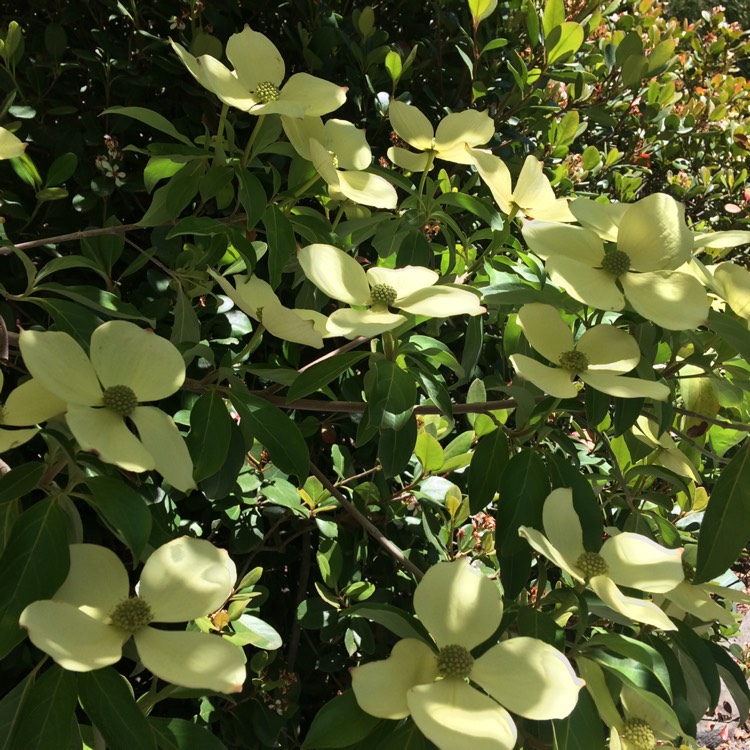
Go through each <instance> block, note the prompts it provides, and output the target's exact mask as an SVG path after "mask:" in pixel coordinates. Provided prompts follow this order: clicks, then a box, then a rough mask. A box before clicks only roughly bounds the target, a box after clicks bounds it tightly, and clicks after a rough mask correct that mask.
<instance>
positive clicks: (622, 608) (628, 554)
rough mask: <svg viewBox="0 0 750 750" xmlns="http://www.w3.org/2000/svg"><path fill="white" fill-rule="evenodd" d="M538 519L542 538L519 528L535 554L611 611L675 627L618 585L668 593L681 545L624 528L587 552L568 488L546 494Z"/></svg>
mask: <svg viewBox="0 0 750 750" xmlns="http://www.w3.org/2000/svg"><path fill="white" fill-rule="evenodd" d="M542 519H543V520H542V524H543V526H544V532H545V534H546V536H545V534H542V533H541V532H540V531H538V530H537V529H533V528H531V527H530V526H521V527H520V528H519V530H518V533H519V534H520V535H521V536H522V537H524V539H526V540H527V541H528V543H529V544H530V545H531V546H532V547H533V548H534V549H535V550H536V551H537V552H539V553H540V554H542V555H544V556H545V557H546V558H547V559H548V560H551V561H552V562H553V563H554V564H555V565H557V567H558V568H561V569H562V570H564V571H565V572H566V573H568V574H569V575H570V576H571V577H572V578H573V579H574V580H576V581H578V582H579V583H582V584H585V585H586V586H588V587H589V588H590V589H591V590H592V591H593V592H594V593H595V594H596V595H597V596H598V597H599V598H600V599H601V600H602V601H603V602H604V603H605V604H606V605H607V606H608V607H610V608H611V609H613V610H614V611H615V612H619V613H620V614H621V615H625V617H628V618H630V619H631V620H634V621H636V622H643V623H646V624H647V625H653V626H654V627H656V628H659V629H661V630H676V629H677V628H676V626H675V625H674V623H672V621H671V620H670V619H669V618H668V617H667V615H666V614H664V612H663V611H662V610H661V609H659V607H657V606H656V604H654V603H653V602H652V601H649V600H647V599H636V598H635V597H632V596H626V595H625V594H623V593H622V591H620V589H619V588H618V585H619V586H626V587H628V588H632V589H638V590H639V591H645V592H649V593H655V594H664V593H666V592H667V591H671V590H672V589H674V588H675V587H676V586H677V585H678V584H679V583H681V582H682V581H684V580H685V575H684V571H683V569H682V550H681V549H667V548H666V547H662V546H661V545H659V544H657V543H656V542H654V541H652V540H651V539H649V538H647V537H645V536H643V535H641V534H635V533H633V532H624V533H622V534H617V535H615V536H611V537H609V539H607V540H606V541H605V542H604V544H603V545H602V547H601V549H600V550H598V551H596V552H595V551H592V550H587V549H586V548H585V547H584V545H583V529H582V527H581V521H580V519H579V517H578V513H576V510H575V508H574V507H573V492H572V490H570V489H568V488H567V487H560V488H558V489H556V490H553V491H552V492H551V493H550V495H549V496H548V497H547V499H546V500H545V502H544V509H543V513H542Z"/></svg>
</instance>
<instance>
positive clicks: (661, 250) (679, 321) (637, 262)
mask: <svg viewBox="0 0 750 750" xmlns="http://www.w3.org/2000/svg"><path fill="white" fill-rule="evenodd" d="M570 210H571V212H572V213H573V214H574V215H575V218H576V219H577V220H578V221H579V223H580V224H582V226H580V227H574V226H568V225H560V224H556V223H552V222H546V221H532V222H525V223H524V226H523V236H524V239H525V240H526V243H527V245H528V246H529V248H530V249H531V250H532V251H533V252H534V253H536V255H538V256H539V257H540V258H542V259H543V260H544V261H545V262H546V266H547V273H548V274H549V276H550V278H551V279H552V282H553V283H554V284H556V285H557V286H559V287H561V288H562V289H564V290H565V291H566V292H567V293H568V294H569V295H570V296H571V297H573V298H574V299H576V300H578V301H579V302H583V303H584V304H586V305H590V306H591V307H594V308H597V309H599V310H622V309H624V307H625V300H626V299H627V301H628V302H629V303H630V305H631V306H632V307H633V309H634V310H635V311H636V312H637V313H638V314H639V315H642V316H643V317H644V318H646V319H647V320H651V321H653V322H654V323H656V324H657V325H660V326H661V327H662V328H667V329H669V330H672V331H682V330H688V329H693V328H697V327H698V326H700V325H702V324H703V322H704V321H705V319H706V317H707V316H708V296H707V295H706V290H705V289H704V287H703V285H702V284H701V283H700V281H698V279H696V278H695V277H694V276H692V275H691V274H689V273H684V272H682V271H679V270H677V269H679V267H680V266H682V265H683V264H685V263H687V262H688V261H689V260H690V258H691V257H692V251H693V235H692V233H691V232H690V230H689V229H688V227H687V224H686V223H685V207H684V206H683V205H682V204H681V203H678V202H677V201H676V200H674V198H672V197H671V196H669V195H666V194H664V193H654V194H653V195H649V196H647V197H646V198H642V199H641V200H639V201H636V202H635V203H632V204H621V203H598V202H595V201H592V200H588V199H585V198H579V199H577V200H575V201H573V202H572V203H571V204H570ZM605 243H610V246H609V249H606V248H605ZM612 243H616V246H615V245H614V244H612Z"/></svg>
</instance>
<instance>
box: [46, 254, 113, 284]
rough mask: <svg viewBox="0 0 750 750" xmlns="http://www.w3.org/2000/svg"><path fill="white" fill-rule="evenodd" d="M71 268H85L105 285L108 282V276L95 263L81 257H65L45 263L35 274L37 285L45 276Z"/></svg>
mask: <svg viewBox="0 0 750 750" xmlns="http://www.w3.org/2000/svg"><path fill="white" fill-rule="evenodd" d="M71 268H85V269H87V270H89V271H93V272H94V273H96V274H99V276H101V277H102V278H103V279H104V281H105V283H108V282H109V277H108V275H107V274H106V273H105V271H104V269H103V268H102V266H101V264H100V263H98V262H97V261H94V260H90V259H89V258H84V257H83V256H81V255H65V256H63V257H61V258H53V259H52V260H51V261H50V262H49V263H47V264H46V265H45V266H44V267H43V268H42V269H41V270H40V271H39V273H38V274H37V277H36V280H37V283H39V282H40V281H41V280H42V279H44V278H46V277H47V276H51V275H52V274H53V273H58V272H59V271H68V270H70V269H71Z"/></svg>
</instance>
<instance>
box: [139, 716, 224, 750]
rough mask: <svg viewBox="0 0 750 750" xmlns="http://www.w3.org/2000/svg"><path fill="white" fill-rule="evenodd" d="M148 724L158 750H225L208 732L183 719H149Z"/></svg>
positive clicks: (221, 743) (219, 741)
mask: <svg viewBox="0 0 750 750" xmlns="http://www.w3.org/2000/svg"><path fill="white" fill-rule="evenodd" d="M148 721H149V724H151V729H152V731H153V733H154V736H155V737H156V743H157V745H158V746H159V750H226V745H225V744H224V743H223V742H222V741H221V740H220V739H219V738H218V737H216V736H214V735H213V734H212V733H211V732H210V730H208V729H206V728H205V727H200V726H198V725H196V724H193V723H192V722H190V721H186V720H185V719H164V718H157V717H153V716H152V717H150V718H149V720H148Z"/></svg>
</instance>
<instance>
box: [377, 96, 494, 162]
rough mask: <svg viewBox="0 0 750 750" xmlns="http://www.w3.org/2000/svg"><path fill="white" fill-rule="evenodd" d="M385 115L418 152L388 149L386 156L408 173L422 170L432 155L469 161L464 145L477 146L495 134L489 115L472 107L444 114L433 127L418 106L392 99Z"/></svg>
mask: <svg viewBox="0 0 750 750" xmlns="http://www.w3.org/2000/svg"><path fill="white" fill-rule="evenodd" d="M388 117H389V118H390V121H391V127H392V128H393V130H394V132H395V133H396V135H397V136H398V137H399V138H401V140H403V141H405V142H406V143H408V144H409V145H410V146H412V147H413V148H415V149H417V151H418V152H419V153H414V152H413V151H408V150H407V149H405V148H402V147H401V146H392V147H391V148H389V149H388V158H389V159H390V160H391V161H392V162H393V163H394V164H395V165H396V166H398V167H402V168H403V169H407V170H408V171H409V172H424V170H425V169H427V168H429V167H431V166H432V162H433V160H434V159H436V158H437V159H444V160H445V161H451V162H454V163H455V164H470V163H471V158H470V157H469V155H468V153H467V151H466V146H467V145H468V146H481V145H482V144H484V143H487V141H489V140H490V138H492V136H493V135H494V134H495V123H494V122H493V121H492V118H491V117H490V116H489V115H488V114H487V113H486V112H478V111H477V110H475V109H467V110H465V111H464V112H454V113H452V114H449V115H446V116H445V117H444V118H443V119H442V120H441V121H440V123H439V124H438V126H437V130H435V129H434V128H433V127H432V124H431V123H430V121H429V120H428V119H427V118H426V117H425V116H424V114H422V112H421V111H420V110H419V109H417V108H416V107H414V106H412V105H411V104H404V102H400V101H398V100H397V99H393V100H391V103H390V105H389V106H388Z"/></svg>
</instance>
